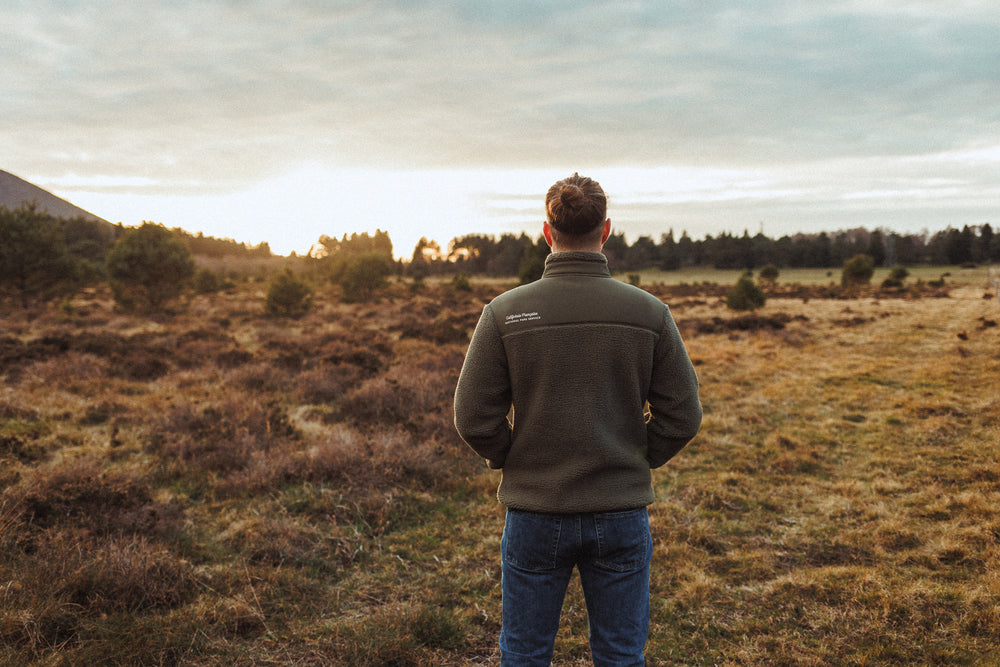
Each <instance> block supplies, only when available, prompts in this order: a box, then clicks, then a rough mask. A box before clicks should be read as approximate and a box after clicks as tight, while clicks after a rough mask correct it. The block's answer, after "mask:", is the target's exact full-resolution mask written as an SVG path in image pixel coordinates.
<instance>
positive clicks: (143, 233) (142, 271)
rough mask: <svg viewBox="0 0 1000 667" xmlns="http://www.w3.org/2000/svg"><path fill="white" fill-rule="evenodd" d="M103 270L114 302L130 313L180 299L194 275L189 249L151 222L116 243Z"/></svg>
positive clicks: (132, 230)
mask: <svg viewBox="0 0 1000 667" xmlns="http://www.w3.org/2000/svg"><path fill="white" fill-rule="evenodd" d="M106 266H107V271H108V278H109V279H110V281H111V291H112V294H113V295H114V298H115V302H116V303H117V304H118V305H119V306H120V307H121V308H123V309H125V310H129V311H135V310H139V311H145V312H152V311H155V310H159V309H161V308H162V307H163V306H164V305H165V304H166V303H167V302H168V301H170V300H171V299H173V298H175V297H177V296H178V295H180V293H181V291H182V290H183V289H184V285H185V283H186V282H187V281H188V280H189V279H190V278H191V276H192V275H193V274H194V260H193V259H192V258H191V251H190V250H188V247H187V246H186V245H184V243H183V242H182V241H181V240H180V239H178V238H177V236H175V235H174V233H173V232H171V231H170V230H169V229H167V228H166V227H164V226H163V225H157V224H154V223H151V222H144V223H143V224H142V226H141V227H138V228H135V229H131V230H129V231H128V232H126V233H125V235H124V236H122V237H121V238H120V239H118V241H117V242H116V243H115V245H114V247H113V248H111V252H109V253H108V258H107V262H106Z"/></svg>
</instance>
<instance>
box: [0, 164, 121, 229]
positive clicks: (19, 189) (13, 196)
mask: <svg viewBox="0 0 1000 667" xmlns="http://www.w3.org/2000/svg"><path fill="white" fill-rule="evenodd" d="M31 201H34V202H36V203H37V204H38V208H39V209H40V210H43V209H44V210H45V211H47V212H48V214H49V215H51V216H52V217H54V218H77V217H82V218H84V219H86V220H95V221H98V222H108V221H107V220H105V219H104V218H101V217H98V216H96V215H94V214H93V213H91V212H89V211H85V210H84V209H82V208H80V207H79V206H77V205H75V204H72V203H70V202H68V201H66V200H65V199H62V198H60V197H57V196H55V195H54V194H52V193H51V192H49V191H48V190H45V189H43V188H40V187H38V186H37V185H35V184H33V183H29V182H28V181H26V180H24V179H23V178H19V177H17V176H15V175H14V174H11V173H9V172H6V171H3V170H2V169H0V206H6V207H7V208H9V209H14V208H17V207H18V206H20V205H21V204H22V203H24V202H31Z"/></svg>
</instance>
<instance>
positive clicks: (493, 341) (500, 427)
mask: <svg viewBox="0 0 1000 667" xmlns="http://www.w3.org/2000/svg"><path fill="white" fill-rule="evenodd" d="M510 408H511V386H510V373H509V372H508V368H507V355H506V353H505V352H504V348H503V341H502V340H501V339H500V331H499V329H498V328H497V324H496V320H495V318H494V317H493V311H492V310H491V309H490V307H489V306H488V305H487V306H486V307H485V308H484V309H483V314H482V316H481V317H480V318H479V323H478V324H477V325H476V330H475V333H473V334H472V342H471V343H470V344H469V351H468V352H467V353H466V355H465V363H464V364H463V365H462V372H461V374H460V375H459V378H458V385H457V387H456V388H455V428H456V429H457V430H458V435H459V436H460V437H461V438H462V440H464V441H465V443H466V444H467V445H469V447H471V448H472V449H473V450H474V451H475V452H476V453H477V454H479V456H481V457H483V458H484V459H486V462H487V464H488V465H489V467H490V468H502V467H503V464H504V461H505V460H506V458H507V452H508V451H509V450H510V443H511V425H510V422H509V421H508V419H507V415H508V413H509V412H510Z"/></svg>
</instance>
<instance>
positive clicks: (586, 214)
mask: <svg viewBox="0 0 1000 667" xmlns="http://www.w3.org/2000/svg"><path fill="white" fill-rule="evenodd" d="M607 213H608V198H607V195H605V194H604V190H603V189H602V188H601V184H600V183H598V182H597V181H595V180H593V179H590V178H587V177H586V176H581V175H580V174H577V173H574V174H573V175H572V176H570V177H569V178H564V179H562V180H561V181H556V182H555V184H554V185H553V186H552V187H551V188H549V191H548V194H546V195H545V217H546V219H547V220H548V222H549V225H551V226H552V228H553V229H555V230H556V231H557V232H559V233H560V234H564V235H567V236H574V237H581V236H587V235H588V234H589V233H590V232H593V231H594V230H595V229H597V228H598V227H600V225H601V223H603V222H604V221H605V219H606V218H607Z"/></svg>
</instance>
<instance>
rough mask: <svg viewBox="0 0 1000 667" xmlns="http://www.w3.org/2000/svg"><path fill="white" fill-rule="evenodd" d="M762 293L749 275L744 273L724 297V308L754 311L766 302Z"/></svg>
mask: <svg viewBox="0 0 1000 667" xmlns="http://www.w3.org/2000/svg"><path fill="white" fill-rule="evenodd" d="M766 300H767V299H766V297H765V296H764V292H763V291H761V289H760V287H758V286H757V285H756V284H754V282H753V278H751V277H750V274H749V273H744V274H743V275H742V276H740V279H739V280H737V281H736V284H735V285H733V287H732V289H730V290H729V293H728V294H727V295H726V307H727V308H729V309H730V310H756V309H757V308H760V307H762V306H763V305H764V302H765V301H766Z"/></svg>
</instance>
